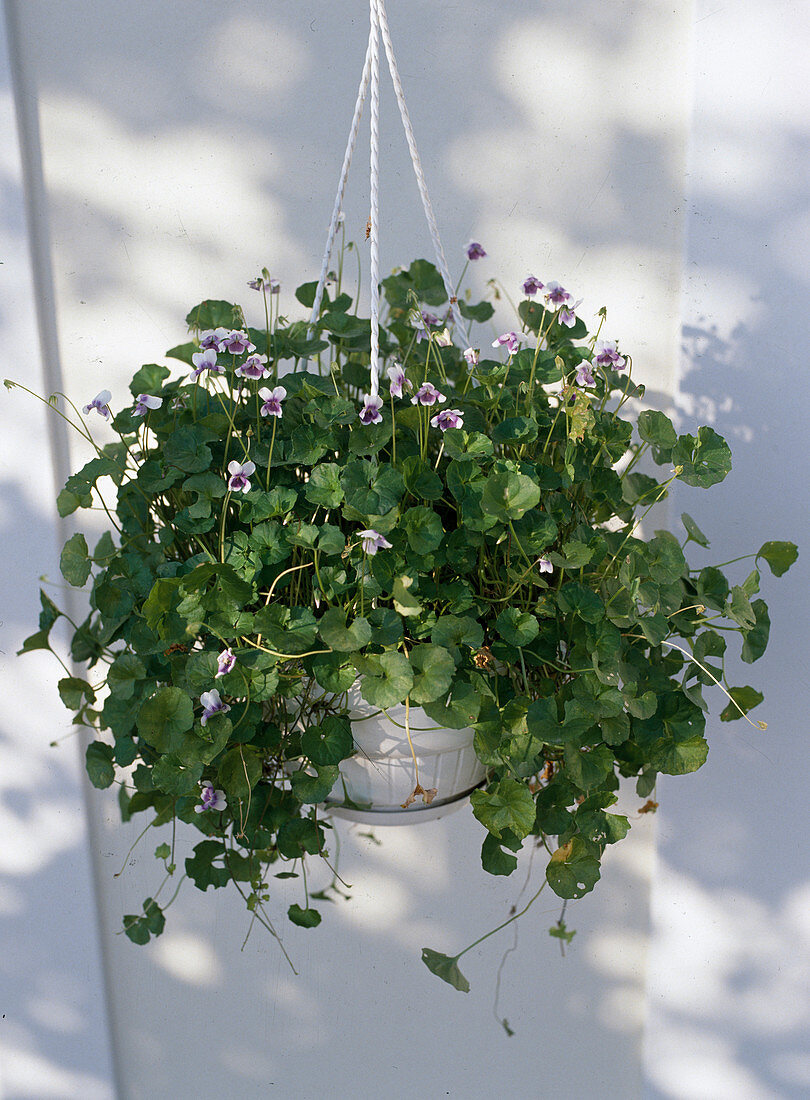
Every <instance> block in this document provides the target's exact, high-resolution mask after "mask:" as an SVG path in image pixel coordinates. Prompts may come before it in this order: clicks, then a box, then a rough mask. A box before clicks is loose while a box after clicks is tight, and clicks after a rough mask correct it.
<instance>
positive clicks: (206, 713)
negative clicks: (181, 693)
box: [200, 688, 231, 726]
mask: <svg viewBox="0 0 810 1100" xmlns="http://www.w3.org/2000/svg"><path fill="white" fill-rule="evenodd" d="M200 702H201V703H202V706H203V714H202V718H201V719H200V723H201V724H202V725H203V726H204V725H205V724H206V722H207V721H208V719H209V718H213V716H214V715H215V714H225V712H226V711H229V710H230V709H231V708H230V707H229V706H228V704H227V703H223V702H222V699H221V698H220V695H219V692H218V691H217V689H216V688H211V690H210V691H204V692H203V693H202V695H201V696H200Z"/></svg>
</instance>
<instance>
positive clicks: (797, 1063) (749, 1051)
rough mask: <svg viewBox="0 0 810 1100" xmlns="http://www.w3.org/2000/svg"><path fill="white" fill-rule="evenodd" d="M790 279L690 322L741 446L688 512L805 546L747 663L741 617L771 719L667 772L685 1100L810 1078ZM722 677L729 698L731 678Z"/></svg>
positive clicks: (801, 567)
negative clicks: (696, 762)
mask: <svg viewBox="0 0 810 1100" xmlns="http://www.w3.org/2000/svg"><path fill="white" fill-rule="evenodd" d="M715 259H716V260H718V262H722V257H720V258H718V257H717V256H716V257H715ZM777 286H778V287H779V288H780V289H779V292H778V293H776V288H777ZM716 289H717V288H716ZM782 294H784V297H785V300H786V301H791V300H799V299H800V297H801V293H800V287H799V286H798V285H797V284H795V283H793V282H792V281H791V280H790V279H787V280H785V279H784V278H782V277H780V278H779V280H777V281H775V282H774V283H773V286H772V288H771V290H770V291H767V290H766V291H765V292H763V293H762V294H757V293H755V292H754V291H753V290H752V289H751V288H750V286H749V284H748V280H747V277H746V276H742V277H741V280H740V281H739V282H738V283H737V284H736V286H734V288H733V290H732V293H731V295H730V299H731V302H730V303H729V302H728V301H726V302H724V301H723V298H724V296H723V293H722V283H721V287H720V293H719V296H718V300H717V301H716V302H713V303H710V302H708V301H707V302H705V303H704V305H703V308H700V307H699V306H695V305H693V306H692V308H691V318H690V323H689V324H687V325H685V327H684V332H683V337H684V346H683V354H684V362H683V371H682V380H681V389H680V393H679V394H678V397H677V401H676V403H677V405H678V407H679V410H680V417H679V419H680V425H679V426H680V430H681V431H692V432H694V430H695V427H696V425H698V424H702V423H708V424H711V425H712V427H714V429H715V430H716V431H718V432H719V433H720V434H721V435H723V436H724V437H725V438H726V439H727V440H728V442H729V445H730V447H731V450H732V454H733V462H734V466H733V470H732V472H731V474H729V476H728V477H727V479H726V481H725V482H723V483H722V484H721V485H718V486H715V487H713V488H711V489H710V490H708V491H706V492H704V491H701V490H690V489H688V488H685V487H682V486H678V488H677V490H676V492H675V494H674V506H673V509H672V511H673V516H675V515H677V514H679V513H680V512H681V511H687V512H688V513H689V514H690V515H691V516H693V517H694V519H695V520H696V521H697V523H698V525H699V526H700V527H701V528H702V530H703V531H705V532H706V534H707V535H708V536H709V538H710V540H711V546H710V548H708V549H703V548H700V547H698V546H696V545H694V544H690V560H691V562H692V565H693V566H694V567H697V568H699V569H700V568H703V567H705V566H709V565H720V564H722V563H725V562H730V561H732V560H733V559H736V558H738V557H740V556H741V555H749V554H750V555H753V554H755V553H756V551H757V550H758V549H759V548H760V546H761V545H762V544H763V543H764V542H766V541H768V540H770V539H777V540H790V541H793V542H796V543H797V544H798V545H799V553H800V556H799V561H798V563H797V564H796V565H794V566H793V568H792V569H791V570H790V572H789V573H787V574H786V575H785V576H784V577H783V578H781V579H777V578H774V577H772V576H771V574H770V571H769V569H768V567H767V566H766V564H765V563H764V562H762V561H761V562H760V563H758V568H759V571H760V573H761V592H760V597H761V598H764V599H765V601H766V603H767V604H768V607H769V610H770V618H771V624H772V625H771V640H770V643H769V646H768V650H767V652H766V653H765V655H764V656H763V657H762V659H761V660H760V661H758V662H756V663H754V664H752V665H750V664H745V663H743V662H742V661H741V659H740V652H741V646H740V638H739V637H738V636H737V635H736V634H734V633H728V634H725V635H724V637H725V638H726V641H727V643H728V650H727V658H726V671H727V676H728V682H729V684H731V685H735V686H737V685H751V686H753V687H754V688H756V689H758V690H759V691H761V692H763V693H764V695H765V701H764V702H763V703H762V704H761V705H760V706H758V707H757V708H756V710H755V711H754V712H753V713H752V718H754V719H762V720H765V721H767V723H768V729H767V730H766V731H760V730H757V729H754V728H752V727H751V726H750V725H748V724H747V723H745V722H744V721H742V720H740V721H734V722H728V723H725V722H722V723H721V722H719V721H718V720H717V719H716V718H714V719H710V720H709V722H708V726H707V738H708V741H709V744H710V752H709V758H708V761H707V763H706V765H705V766H704V768H703V769H702V770H701V771H700V772H699V773H698V774H697V775H696V776H694V777H692V778H691V782H690V783H688V784H687V783H684V784H681V783H680V781H672V780H669V779H666V778H665V779H664V781H663V782H662V783H661V784H660V787H659V790H660V794H659V796H658V797H659V798H660V800H661V806H662V809H661V811H660V814H661V821H660V823H659V825H660V847H659V851H660V862H659V867H658V871H657V874H656V879H655V883H656V885H655V889H654V892H653V903H652V904H653V909H652V921H653V934H652V940H651V946H650V958H651V964H650V978H649V983H650V984H649V996H650V1000H649V1003H650V1011H651V1023H650V1026H649V1027H648V1031H647V1051H646V1068H647V1073H648V1075H649V1078H650V1080H651V1082H652V1083H653V1085H654V1089H655V1091H654V1092H650V1096H651V1097H652V1096H653V1095H654V1096H660V1097H666V1098H668V1100H669V1098H672V1100H686V1098H690V1097H697V1096H701V1097H702V1096H712V1097H713V1098H717V1100H721V1098H722V1100H725V1098H728V1100H737V1098H738V1097H740V1096H745V1097H746V1098H747V1100H773V1098H776V1097H779V1098H783V1097H787V1096H790V1097H793V1096H797V1097H798V1096H806V1095H807V1093H808V1090H810V1050H808V1047H807V1042H806V1023H807V1018H808V1014H809V1013H810V999H808V992H807V991H808V989H810V923H808V918H807V912H808V901H810V875H808V871H807V865H806V860H805V859H804V851H805V849H806V844H805V839H804V838H805V837H806V836H807V834H808V830H809V829H810V814H808V806H807V799H806V769H805V766H804V761H805V759H806V690H807V677H806V669H805V666H806V651H807V650H806V646H807V636H806V635H807V631H806V625H805V623H806V611H807V592H808V588H809V587H810V584H809V583H808V582H810V577H809V576H808V569H807V559H808V549H807V548H808V546H810V524H808V519H807V510H806V508H805V507H804V506H802V504H801V502H802V501H806V486H805V480H806V479H805V476H804V473H803V471H804V469H805V467H806V438H807V436H806V424H807V418H808V413H810V404H809V403H808V399H807V396H806V391H805V388H804V387H803V386H797V385H796V377H797V371H798V369H799V363H798V360H799V357H800V356H801V355H803V352H802V346H803V341H804V338H805V334H803V333H800V332H799V331H798V329H797V327H796V324H795V323H794V322H792V320H791V318H790V317H789V316H788V314H787V312H786V311H785V310H784V309H782V304H781V301H780V298H781V295H782ZM746 298H747V299H748V300H747V301H746ZM712 304H716V306H717V314H716V315H715V316H716V318H717V319H716V320H713V321H709V320H707V319H706V318H705V317H704V316H703V313H704V312H709V308H710V305H712ZM724 306H725V309H724ZM724 313H725V316H724ZM741 315H744V316H745V322H744V323H743V322H740V321H738V320H736V319H735V318H739V317H740V316H741ZM802 368H803V364H802ZM754 568H755V560H754V558H753V556H752V557H749V558H747V559H745V560H742V561H739V562H736V563H735V564H731V565H729V566H728V567H727V568H725V567H724V572H726V574H727V576H728V577H729V580H730V582H731V583H732V584H735V583H736V584H740V583H742V581H743V580H744V579H745V578H746V577H747V576H748V575H749V574H750V573H751V571H752V570H753V569H754ZM706 694H707V698H708V699H710V700H711V702H712V703H713V711H714V712H715V713H717V712H719V710H720V709H721V707H722V706H723V703H724V700H723V699H722V698H721V697H720V695H719V692H717V691H714V693H712V692H711V691H709V690H707V692H706ZM712 695H714V698H712Z"/></svg>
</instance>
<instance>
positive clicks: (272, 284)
mask: <svg viewBox="0 0 810 1100" xmlns="http://www.w3.org/2000/svg"><path fill="white" fill-rule="evenodd" d="M267 285H268V286H269V288H270V293H271V294H280V293H281V281H280V280H279V279H273V278H272V277H271V279H270V281H269V282H268V284H267Z"/></svg>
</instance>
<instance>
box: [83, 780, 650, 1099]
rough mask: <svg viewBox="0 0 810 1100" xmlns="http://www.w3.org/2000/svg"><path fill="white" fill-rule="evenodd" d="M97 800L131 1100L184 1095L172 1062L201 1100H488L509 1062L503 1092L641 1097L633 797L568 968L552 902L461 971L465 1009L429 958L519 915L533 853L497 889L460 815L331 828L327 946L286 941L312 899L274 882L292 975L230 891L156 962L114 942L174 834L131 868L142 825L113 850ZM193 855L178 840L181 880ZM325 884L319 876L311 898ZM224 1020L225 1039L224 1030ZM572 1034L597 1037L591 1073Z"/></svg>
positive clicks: (638, 877)
mask: <svg viewBox="0 0 810 1100" xmlns="http://www.w3.org/2000/svg"><path fill="white" fill-rule="evenodd" d="M98 800H99V805H100V806H101V805H102V804H103V806H104V810H103V816H104V838H105V841H106V842H107V843H106V844H105V843H104V841H103V842H102V843H103V845H104V847H103V850H102V852H101V861H100V862H101V876H102V881H103V882H104V883H106V886H105V888H104V899H105V900H104V910H105V911H104V923H105V934H106V935H107V936H108V937H110V940H111V942H112V950H113V958H112V962H113V969H114V972H115V974H116V975H118V977H119V983H120V982H121V981H123V983H124V984H125V987H126V993H125V994H124V992H123V990H121V991H120V996H121V999H122V1002H123V1004H124V1005H126V1006H127V1007H126V1008H125V1009H124V1012H125V1015H126V1021H127V1024H126V1027H127V1034H126V1037H125V1038H124V1039H122V1041H121V1047H122V1051H121V1054H122V1062H123V1067H122V1068H123V1076H124V1079H125V1080H126V1081H128V1082H129V1087H130V1089H131V1095H132V1097H133V1098H135V1100H138V1098H140V1097H143V1098H144V1100H146V1098H148V1097H150V1096H152V1095H156V1094H160V1095H162V1094H168V1092H169V1090H170V1089H171V1088H172V1087H174V1085H173V1082H175V1081H176V1079H177V1066H176V1064H175V1062H174V1061H173V1060H172V1057H171V1055H170V1052H171V1051H180V1050H182V1052H183V1058H184V1060H185V1061H187V1062H188V1063H189V1064H202V1062H203V1061H204V1063H205V1066H206V1071H205V1081H204V1082H201V1083H199V1091H198V1092H197V1093H196V1095H199V1096H204V1097H208V1096H211V1097H213V1096H216V1095H218V1094H221V1093H222V1091H223V1090H224V1091H229V1092H231V1093H233V1091H234V1090H236V1091H237V1092H238V1094H239V1095H240V1096H246V1097H252V1096H254V1095H255V1096H259V1095H262V1089H263V1088H264V1087H266V1086H269V1085H271V1084H272V1085H274V1086H275V1087H276V1088H277V1089H284V1088H286V1089H288V1090H292V1089H293V1088H296V1087H297V1088H298V1089H299V1090H300V1094H301V1095H303V1096H306V1097H309V1096H313V1097H314V1096H316V1095H319V1094H321V1093H322V1092H325V1091H327V1090H330V1091H332V1092H333V1093H335V1094H337V1095H350V1094H351V1092H352V1089H353V1088H357V1089H359V1090H360V1091H362V1092H363V1093H364V1094H368V1095H371V1094H379V1095H382V1094H384V1093H387V1094H389V1095H401V1094H403V1093H404V1092H405V1091H411V1090H419V1091H422V1092H423V1093H424V1094H425V1095H444V1094H445V1091H446V1090H450V1094H451V1095H456V1094H458V1095H465V1096H471V1097H472V1096H478V1095H483V1092H482V1091H481V1090H482V1084H483V1083H484V1082H489V1084H487V1085H486V1088H487V1089H489V1088H490V1087H491V1085H492V1080H493V1079H492V1077H491V1074H492V1069H491V1067H492V1065H494V1064H495V1063H496V1062H497V1061H498V1060H499V1059H503V1058H504V1057H508V1058H509V1060H510V1064H511V1067H512V1068H511V1069H510V1083H511V1084H513V1085H515V1086H523V1087H524V1088H525V1089H529V1090H530V1089H531V1088H533V1087H534V1086H535V1085H536V1082H537V1072H538V1069H537V1066H538V1059H539V1060H540V1061H541V1062H542V1063H543V1064H544V1069H543V1074H542V1076H543V1082H544V1087H545V1088H546V1089H547V1092H546V1093H545V1095H555V1094H557V1093H558V1092H559V1093H560V1094H561V1093H562V1092H563V1091H565V1090H566V1088H570V1087H574V1088H575V1089H580V1090H583V1091H588V1090H590V1091H592V1092H593V1094H594V1095H596V1094H597V1093H598V1094H599V1095H603V1096H616V1097H619V1096H633V1095H636V1094H637V1090H638V1056H639V1044H640V1027H641V1022H642V1016H643V1003H644V977H645V950H646V940H647V919H648V917H647V914H648V909H647V904H648V902H647V888H648V880H649V873H650V864H651V860H652V843H653V830H654V823H653V822H652V821H651V820H650V819H649V818H642V817H639V816H637V815H636V814H635V810H636V808H637V806H638V800H637V799H636V798H635V797H631V798H629V800H628V804H627V805H626V806H624V807H623V808H624V809H625V810H626V811H628V812H630V813H631V815H632V816H631V820H632V824H633V830H632V833H631V836H630V838H628V840H626V841H625V842H623V844H622V845H620V846H618V848H617V849H616V850H615V851H611V852H610V853H609V855H608V856H607V857H606V859H605V862H604V870H603V878H602V881H601V882H600V883H599V885H598V887H597V890H596V891H595V893H594V894H593V895H589V896H588V897H587V898H585V899H583V900H582V901H581V902H578V903H574V904H571V905H569V907H568V910H567V913H566V921H567V924H568V926H569V928H573V929H576V932H577V935H576V936H575V938H574V940H573V942H572V944H571V945H570V947H569V948H567V955H566V957H565V958H562V957H561V952H560V947H559V943H558V941H556V940H554V939H552V938H551V937H550V936H549V928H550V927H551V926H552V925H553V924H555V922H556V921H557V918H558V917H559V915H560V909H561V904H562V903H561V902H560V901H559V899H557V898H556V897H554V895H553V894H550V893H548V894H545V893H544V894H542V895H541V897H540V899H538V901H537V903H536V904H535V906H534V907H533V908H532V909H531V910H530V911H529V912H528V913H527V914H526V916H525V917H524V918H522V919H521V921H520V922H518V923H517V924H516V925H513V926H512V927H510V928H508V929H506V930H505V931H504V932H502V933H500V934H499V935H498V936H497V937H493V938H492V939H490V940H488V941H486V942H485V943H484V944H482V945H481V946H480V947H478V948H476V949H474V950H473V951H471V952H470V953H469V954H468V955H465V957H464V958H463V960H462V965H463V971H464V973H465V974H466V976H467V977H468V978H469V980H470V983H471V986H472V989H471V992H470V993H469V994H467V995H465V994H463V993H460V992H458V991H456V990H454V989H452V988H450V987H449V986H448V985H446V984H444V983H443V982H441V981H439V979H437V978H436V977H434V976H433V975H431V974H430V973H429V972H428V970H427V969H426V968H425V967H424V965H423V964H422V962H421V960H420V954H421V949H422V948H423V947H425V946H429V947H433V948H434V949H436V950H439V951H444V952H447V953H450V954H453V953H455V952H457V951H460V950H461V949H462V948H463V947H465V946H466V945H467V944H468V943H470V942H471V941H473V940H474V939H476V938H477V937H479V936H481V935H482V934H483V933H484V932H487V931H489V930H490V929H491V928H492V927H494V926H495V925H497V924H499V923H500V922H501V921H503V920H504V919H505V918H506V917H507V916H508V915H509V914H510V912H511V911H513V907H514V906H517V907H518V908H520V907H521V906H522V905H524V904H525V903H526V901H527V900H528V898H529V897H530V896H531V894H532V893H534V891H535V890H536V889H537V887H538V885H539V884H540V882H542V880H543V876H544V868H545V863H546V859H545V858H543V853H542V852H539V851H538V852H536V853H534V854H533V855H532V853H531V852H528V851H527V852H526V853H525V858H522V859H521V865H520V866H519V868H518V870H517V872H516V873H515V874H514V876H513V877H512V878H510V879H509V880H504V879H501V878H493V877H492V876H489V875H487V874H486V873H485V872H484V871H483V870H482V868H481V864H480V844H481V833H482V830H481V827H480V826H479V825H478V824H477V823H476V822H475V821H474V820H473V819H472V815H471V813H470V811H469V808H468V807H467V808H465V809H463V810H461V811H460V812H458V813H455V814H452V815H450V816H448V817H447V818H444V819H442V820H441V821H438V822H431V823H426V824H419V825H414V826H405V827H401V828H396V827H395V828H391V827H388V828H385V827H383V828H369V827H368V826H358V825H350V824H348V823H346V822H339V823H336V834H337V835H336V836H334V837H333V838H332V839H331V840H330V841H329V851H330V862H334V861H335V859H336V860H337V870H338V872H339V874H340V876H341V879H342V880H343V883H338V886H339V890H340V892H341V893H342V894H347V895H349V897H348V900H346V899H343V898H341V897H340V896H338V894H332V895H331V898H332V900H315V901H313V903H312V904H313V905H314V906H315V907H317V908H318V909H319V910H320V911H321V913H322V916H323V922H322V924H321V925H320V927H318V928H317V929H313V930H307V929H301V928H296V927H295V926H293V925H292V924H290V923H289V921H288V920H287V918H286V911H287V908H288V906H289V905H290V904H292V903H293V902H297V903H298V904H302V905H303V904H304V894H303V884H302V880H301V878H297V879H277V878H275V877H274V872H276V871H277V870H282V871H285V872H286V871H289V870H290V867H289V865H283V866H282V867H280V868H279V867H277V866H276V867H271V868H270V871H269V877H268V882H269V887H270V889H269V893H270V900H269V902H268V903H267V907H266V909H267V914H268V915H269V916H270V918H271V919H272V921H273V923H274V925H275V927H276V929H277V931H278V932H279V934H280V935H281V936H282V937H283V942H284V947H285V949H286V951H287V952H288V953H289V956H290V959H291V961H292V964H293V965H294V967H295V969H296V971H297V972H298V973H297V974H296V973H293V970H292V969H291V966H290V965H288V963H287V962H286V961H285V959H284V957H283V955H282V953H281V951H280V949H279V946H278V944H277V943H276V942H275V941H274V940H273V938H272V937H271V936H270V935H269V934H268V933H267V932H266V931H264V930H263V929H261V928H260V927H259V926H258V924H256V925H255V926H253V927H252V929H251V918H250V915H249V914H248V913H247V912H246V911H245V908H244V905H243V903H242V901H241V899H240V898H239V897H238V896H237V895H236V893H235V891H232V890H230V889H223V890H217V891H214V890H213V889H209V890H208V891H207V892H206V893H205V894H202V893H201V892H199V891H198V890H197V889H196V888H195V887H194V885H193V884H192V883H191V882H190V881H187V882H185V883H184V884H183V887H182V889H181V891H180V894H179V895H178V897H177V900H176V902H175V903H174V904H173V905H172V906H171V907H169V909H168V911H167V914H166V918H167V923H166V930H165V931H164V933H163V934H162V936H160V937H159V938H157V939H156V940H153V941H152V942H150V943H149V944H148V945H147V946H145V947H137V946H135V945H133V944H132V943H130V942H129V941H128V940H127V939H126V938H125V937H123V936H120V935H119V936H116V935H115V933H116V931H117V930H118V929H119V928H120V922H121V915H122V913H126V912H136V911H138V909H139V908H140V905H141V902H142V900H143V898H145V897H148V896H152V895H153V894H154V891H155V888H156V886H157V884H158V882H159V881H160V879H161V878H162V869H161V866H160V865H159V864H158V863H157V862H156V861H155V860H154V859H153V858H152V852H153V851H154V849H155V847H156V846H157V845H158V843H160V842H161V841H163V840H166V841H168V842H171V829H162V830H160V831H154V830H150V831H149V833H148V834H147V836H146V837H144V838H143V840H141V841H140V842H139V844H138V845H137V847H136V848H135V849H134V851H133V852H132V854H131V855H130V856H129V857H128V858H127V859H125V858H124V857H125V856H126V847H127V846H128V844H129V843H131V842H132V841H134V840H135V838H136V837H137V835H138V832H139V831H140V829H141V828H142V827H143V823H142V822H141V823H138V822H135V821H133V822H132V823H130V825H129V826H127V827H126V828H125V829H124V830H122V829H121V826H120V825H119V824H118V822H117V820H116V818H117V810H116V807H115V805H114V802H113V800H112V799H108V796H107V795H105V794H99V795H98ZM633 834H635V835H633ZM199 839H200V835H199V833H197V832H196V831H194V830H190V829H187V828H178V832H177V852H176V856H175V859H176V861H177V863H178V866H179V867H180V868H181V869H182V867H183V862H184V859H185V858H186V856H188V855H190V854H191V850H192V847H193V845H194V844H196V843H197V842H198V841H199ZM122 863H126V869H125V871H124V874H123V875H121V877H120V878H118V879H115V880H113V877H112V876H113V875H114V874H115V873H116V872H118V871H119V870H120V868H121V865H122ZM330 880H331V875H330V873H329V872H328V869H327V868H326V867H324V866H317V865H316V866H315V867H314V868H313V869H312V870H311V872H310V877H309V882H308V886H309V889H310V891H313V892H315V893H317V891H318V890H319V889H320V888H322V887H323V886H325V885H327V884H328V883H329V882H330ZM173 888H174V884H173V883H171V884H169V885H168V886H167V887H166V888H165V890H164V892H163V893H164V895H165V896H166V897H168V896H169V895H170V893H171V891H172V890H173ZM162 900H163V896H162V897H161V901H162ZM248 932H250V934H249V936H248ZM246 937H247V942H245V940H246ZM214 1008H215V1011H213V1012H212V1009H214ZM214 1020H217V1021H223V1020H227V1021H230V1023H229V1024H228V1025H227V1026H226V1027H225V1028H224V1030H222V1028H221V1027H220V1026H218V1025H215V1023H214ZM504 1021H505V1023H504ZM507 1028H508V1029H509V1031H511V1032H513V1033H514V1034H513V1035H511V1036H509V1035H508V1032H507ZM574 1034H579V1035H582V1036H583V1041H585V1037H586V1040H587V1047H588V1054H587V1056H586V1057H583V1053H582V1049H581V1047H580V1044H579V1043H573V1042H571V1041H570V1037H571V1036H572V1035H574ZM473 1037H474V1042H473V1041H472V1039H473ZM146 1067H148V1073H147V1072H146ZM302 1067H305V1068H302ZM600 1088H601V1090H602V1091H601V1092H598V1090H599V1089H600Z"/></svg>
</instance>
